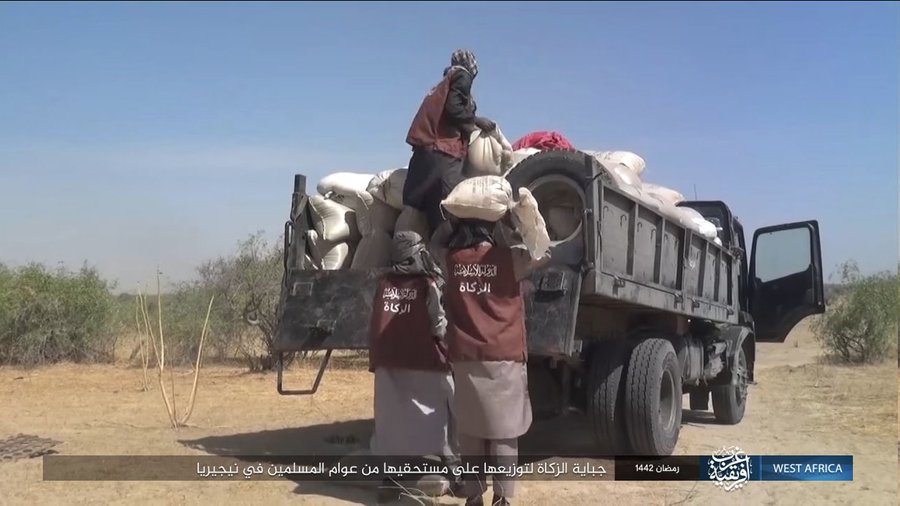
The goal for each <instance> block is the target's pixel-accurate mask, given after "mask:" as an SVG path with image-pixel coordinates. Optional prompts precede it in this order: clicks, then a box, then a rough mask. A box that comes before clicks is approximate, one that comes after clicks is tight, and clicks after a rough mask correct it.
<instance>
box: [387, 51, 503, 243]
mask: <svg viewBox="0 0 900 506" xmlns="http://www.w3.org/2000/svg"><path fill="white" fill-rule="evenodd" d="M477 75H478V64H477V62H476V60H475V55H474V54H472V52H471V51H467V50H464V49H458V50H456V51H454V53H453V55H452V56H451V58H450V66H449V67H447V68H446V69H445V70H444V77H443V79H441V82H440V83H438V84H437V85H436V86H435V87H434V88H432V89H431V91H430V92H428V95H427V96H426V97H425V99H424V100H423V101H422V105H421V106H419V110H418V112H417V113H416V116H415V118H414V119H413V122H412V125H411V126H410V127H409V132H408V133H407V136H406V143H407V144H409V145H410V146H412V149H413V154H412V158H410V160H409V168H408V170H407V175H406V182H405V183H404V186H403V204H404V205H407V206H410V207H413V208H415V209H418V210H419V211H422V212H423V213H425V216H426V217H427V219H428V226H429V227H430V228H431V231H432V233H433V232H434V231H435V230H437V228H438V226H439V225H440V224H441V223H442V222H443V221H444V220H443V217H442V215H441V210H440V203H441V200H442V199H443V198H445V197H446V196H447V195H448V194H449V193H450V191H451V190H453V188H454V187H455V186H456V185H457V184H458V183H459V182H460V181H462V180H463V165H464V163H465V159H466V153H467V150H468V144H469V142H468V141H469V136H470V135H471V133H472V132H473V131H474V130H475V129H476V128H478V129H481V130H483V131H486V132H491V131H493V130H494V129H495V128H496V127H497V126H496V124H495V123H494V122H493V121H491V120H489V119H487V118H481V117H478V116H476V115H475V111H476V105H475V99H474V98H473V97H472V81H474V79H475V76H477ZM426 239H427V238H426Z"/></svg>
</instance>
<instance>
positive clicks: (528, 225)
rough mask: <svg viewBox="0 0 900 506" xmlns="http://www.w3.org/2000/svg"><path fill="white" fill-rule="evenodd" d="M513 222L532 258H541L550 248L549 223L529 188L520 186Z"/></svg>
mask: <svg viewBox="0 0 900 506" xmlns="http://www.w3.org/2000/svg"><path fill="white" fill-rule="evenodd" d="M512 216H513V223H515V225H516V230H518V232H519V235H521V236H522V242H524V243H525V248H527V249H528V253H529V254H530V255H531V258H534V259H535V260H540V259H541V258H543V257H544V256H545V255H546V254H547V251H549V249H550V236H549V235H548V234H547V224H546V223H544V217H543V216H541V212H540V210H539V209H538V203H537V200H535V199H534V196H532V195H531V192H530V191H528V189H527V188H519V202H518V203H517V204H516V206H515V207H513V209H512Z"/></svg>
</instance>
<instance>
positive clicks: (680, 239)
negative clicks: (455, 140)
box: [275, 151, 825, 455]
mask: <svg viewBox="0 0 900 506" xmlns="http://www.w3.org/2000/svg"><path fill="white" fill-rule="evenodd" d="M507 179H508V180H509V182H510V184H511V185H512V187H513V190H514V194H517V192H518V188H520V187H526V188H528V189H529V190H530V191H531V192H532V194H533V195H534V196H535V198H536V199H537V201H538V203H539V205H540V207H541V211H542V212H544V211H545V209H546V206H547V205H548V204H550V203H553V202H557V203H558V202H565V203H568V204H567V205H574V206H576V207H578V208H580V209H581V223H580V224H578V226H577V229H576V230H575V232H574V233H572V234H571V235H570V236H569V237H565V238H557V239H558V240H556V241H555V242H554V243H553V246H552V249H551V252H552V260H551V262H550V263H549V264H547V265H545V266H544V267H542V268H541V269H539V270H537V271H535V272H533V273H532V275H531V277H530V279H528V280H526V281H523V290H524V293H525V300H526V327H527V331H528V337H527V341H528V352H529V359H528V373H529V391H530V395H531V399H532V406H533V409H534V411H535V415H536V416H538V417H550V416H556V415H559V414H562V413H564V412H566V411H568V410H572V409H574V410H577V411H581V412H584V413H586V414H587V416H588V418H589V419H590V422H591V426H592V428H593V432H594V435H595V438H596V441H597V446H598V448H595V449H593V450H595V451H599V452H600V453H603V454H606V455H670V454H671V453H672V452H673V451H674V449H675V445H676V443H677V440H678V435H679V432H680V427H681V420H682V400H683V395H684V394H689V396H690V408H691V409H692V410H708V409H709V404H710V399H711V400H712V410H713V412H714V415H715V418H716V419H717V420H718V421H719V422H720V423H725V424H736V423H738V422H740V421H741V419H742V418H743V416H744V411H745V409H746V400H747V394H748V389H749V385H751V384H752V383H753V382H754V374H753V372H754V363H755V357H756V343H757V342H784V340H785V339H786V337H787V335H788V333H789V332H790V331H791V329H792V328H793V327H794V326H795V325H796V324H797V323H799V322H800V321H801V320H802V319H804V318H805V317H807V316H809V315H813V314H820V313H823V312H824V311H825V301H824V287H823V282H822V260H821V248H820V240H819V226H818V223H817V222H816V221H804V222H797V223H789V224H783V225H777V226H772V227H765V228H762V229H760V230H757V231H756V232H755V233H754V235H753V242H752V250H751V251H752V253H750V255H749V258H748V256H747V251H748V250H747V247H746V243H745V240H744V230H743V227H742V226H741V224H740V222H739V221H738V219H737V218H736V217H735V216H734V215H733V214H732V212H731V210H730V209H729V208H728V206H727V205H726V204H725V203H723V202H717V201H703V202H684V203H682V204H680V205H682V206H686V207H690V208H692V209H694V210H696V211H698V212H699V213H700V214H702V215H703V216H704V217H706V218H707V219H708V220H709V221H711V222H713V223H714V224H716V226H717V228H718V230H719V239H720V241H721V245H718V244H716V242H714V241H710V240H708V239H707V238H705V237H703V236H701V235H699V234H697V233H695V232H694V231H692V230H691V229H689V228H686V227H684V226H683V225H682V224H681V223H679V222H678V221H674V220H671V219H669V218H667V217H666V216H664V215H663V214H662V213H660V212H659V210H658V209H655V208H653V207H651V206H648V205H647V204H645V203H643V202H642V201H641V200H639V199H637V198H635V197H633V196H632V195H631V194H630V193H629V192H628V191H626V190H625V189H622V188H619V187H618V186H617V185H616V183H615V181H614V180H613V179H612V178H611V177H610V175H609V172H608V171H607V170H606V169H605V168H604V167H603V165H602V164H601V163H600V162H599V161H598V160H597V159H596V158H594V157H592V156H590V155H587V154H585V153H581V152H578V151H545V152H542V153H538V154H536V155H533V156H531V157H529V158H527V159H525V160H523V161H522V162H520V163H519V164H518V165H517V166H516V167H515V168H514V169H513V170H512V171H511V172H510V173H509V174H508V175H507ZM305 187H306V179H305V177H304V176H300V175H298V176H295V178H294V194H293V200H292V206H291V216H290V220H289V221H287V223H285V230H284V232H285V233H284V240H285V243H284V246H285V257H284V258H285V274H284V286H283V290H282V299H281V304H280V307H279V312H280V313H279V314H280V316H279V327H278V333H277V337H276V343H275V344H276V350H277V352H278V353H279V357H278V358H279V360H278V365H277V372H278V375H277V388H278V392H279V393H281V394H284V395H303V394H313V393H315V392H316V390H317V389H318V386H319V384H320V382H321V380H322V376H323V374H324V372H325V369H326V366H327V364H328V360H329V358H330V356H331V351H332V350H336V349H356V350H364V349H368V342H369V336H368V324H369V318H370V315H371V306H372V300H373V298H374V291H375V287H376V284H377V280H378V278H379V277H380V276H381V275H382V274H383V272H384V271H383V270H372V271H352V270H350V271H348V270H340V271H323V270H312V267H311V266H310V265H309V264H308V261H307V256H306V252H307V249H306V240H305V237H306V231H307V230H309V228H310V227H311V221H310V217H309V212H308V209H307V207H308V200H307V196H306V192H305ZM311 350H325V351H326V353H325V355H324V358H323V361H322V363H321V367H320V369H319V373H318V375H317V377H316V380H315V382H314V384H313V386H312V388H310V389H306V390H286V389H285V388H284V387H283V384H282V381H283V379H282V378H283V360H282V356H283V354H285V353H290V352H298V351H311Z"/></svg>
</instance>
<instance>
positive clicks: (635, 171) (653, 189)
mask: <svg viewBox="0 0 900 506" xmlns="http://www.w3.org/2000/svg"><path fill="white" fill-rule="evenodd" d="M539 152H540V151H539V150H537V149H532V148H529V149H520V150H517V151H513V152H512V155H511V160H512V163H513V166H512V168H511V169H510V171H512V170H515V166H516V165H518V164H519V162H521V161H522V160H524V159H526V158H528V157H530V156H532V155H534V154H537V153H539ZM582 152H583V153H586V154H588V155H591V156H593V157H594V158H596V159H597V161H599V162H600V163H601V164H602V165H603V167H605V168H606V169H607V171H608V172H609V174H610V176H612V179H613V180H614V181H615V183H616V185H617V186H618V187H619V189H620V190H622V191H623V192H624V193H627V194H628V195H630V196H632V197H633V198H635V199H636V200H638V201H639V202H641V203H643V204H644V205H646V206H648V207H650V208H652V209H655V210H656V211H658V212H659V213H660V214H662V215H663V216H665V217H666V218H668V219H670V220H674V221H677V222H678V223H680V224H681V225H682V226H684V227H686V228H688V229H690V230H693V231H694V232H696V233H698V234H700V235H702V236H703V237H706V238H707V239H709V240H711V241H713V242H715V243H716V244H718V245H720V246H721V245H722V241H721V239H719V237H718V229H717V228H716V226H715V225H714V224H713V223H711V222H710V221H708V220H707V219H705V218H704V217H703V215H701V214H700V213H698V212H697V211H695V210H693V209H690V208H687V207H678V204H680V203H681V202H684V200H685V198H684V195H682V194H681V193H680V192H679V191H677V190H673V189H671V188H666V187H665V186H660V185H657V184H653V183H648V182H645V181H643V180H642V178H643V176H644V173H645V170H646V168H647V164H646V162H645V161H644V159H643V158H641V157H640V156H638V155H636V154H634V153H632V152H630V151H587V150H582ZM546 212H547V214H548V216H547V218H548V225H549V226H550V228H551V231H555V232H557V233H556V234H554V235H556V236H557V237H567V236H568V235H569V234H570V233H571V232H573V231H574V229H575V228H576V227H577V224H573V223H574V220H576V219H577V218H575V217H573V216H572V208H570V207H562V206H560V207H550V208H549V209H548V210H547V211H546ZM553 229H558V230H553Z"/></svg>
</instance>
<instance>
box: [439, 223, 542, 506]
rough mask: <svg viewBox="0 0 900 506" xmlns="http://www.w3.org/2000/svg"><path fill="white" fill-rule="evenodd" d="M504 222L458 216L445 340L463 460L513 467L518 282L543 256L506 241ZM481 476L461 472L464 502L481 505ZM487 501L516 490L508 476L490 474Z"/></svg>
mask: <svg viewBox="0 0 900 506" xmlns="http://www.w3.org/2000/svg"><path fill="white" fill-rule="evenodd" d="M506 231H510V232H511V230H509V228H508V227H506V226H505V225H504V224H502V223H501V224H495V223H489V222H484V221H479V220H461V221H460V222H459V223H458V224H456V226H455V230H454V232H453V233H452V235H451V236H450V241H449V244H448V246H447V247H448V252H447V262H446V268H447V286H446V290H445V291H444V301H445V303H446V307H447V321H448V324H447V344H448V351H449V356H450V362H451V364H452V365H453V372H454V382H455V387H456V393H455V396H454V401H453V406H454V412H455V413H457V418H456V429H457V437H458V438H459V446H460V451H461V454H462V456H463V460H464V461H467V460H468V461H470V462H471V461H474V462H475V465H479V464H480V463H481V462H480V461H479V459H483V458H484V457H490V458H491V459H492V460H494V465H500V466H504V467H508V466H516V465H517V460H518V438H519V436H521V435H523V434H525V432H527V431H528V428H529V427H530V426H531V416H532V414H531V401H530V400H529V397H528V376H527V369H526V362H527V358H528V346H527V343H526V332H525V302H524V299H523V297H522V291H521V289H520V286H519V282H520V281H521V280H522V279H524V278H525V277H526V276H527V275H528V274H529V272H530V271H531V270H533V269H536V268H538V267H539V266H541V265H543V264H544V263H545V262H546V261H547V260H549V258H550V257H549V255H547V256H546V257H544V258H542V259H540V260H538V261H534V260H532V259H531V257H530V255H529V254H528V251H527V250H525V249H524V248H520V247H517V246H513V240H511V239H512V234H509V233H505V232H506ZM484 482H485V480H484V475H483V474H482V475H480V476H478V477H475V478H473V477H469V476H467V477H466V480H465V485H466V486H465V489H466V490H465V495H466V497H467V500H466V505H467V506H481V505H482V504H483V498H482V495H483V494H484V492H485V491H486V487H485V485H484ZM493 489H494V498H493V502H492V505H494V506H506V505H508V504H509V501H508V500H509V498H511V497H513V495H514V493H515V481H513V479H511V478H510V477H509V476H496V475H495V476H493Z"/></svg>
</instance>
